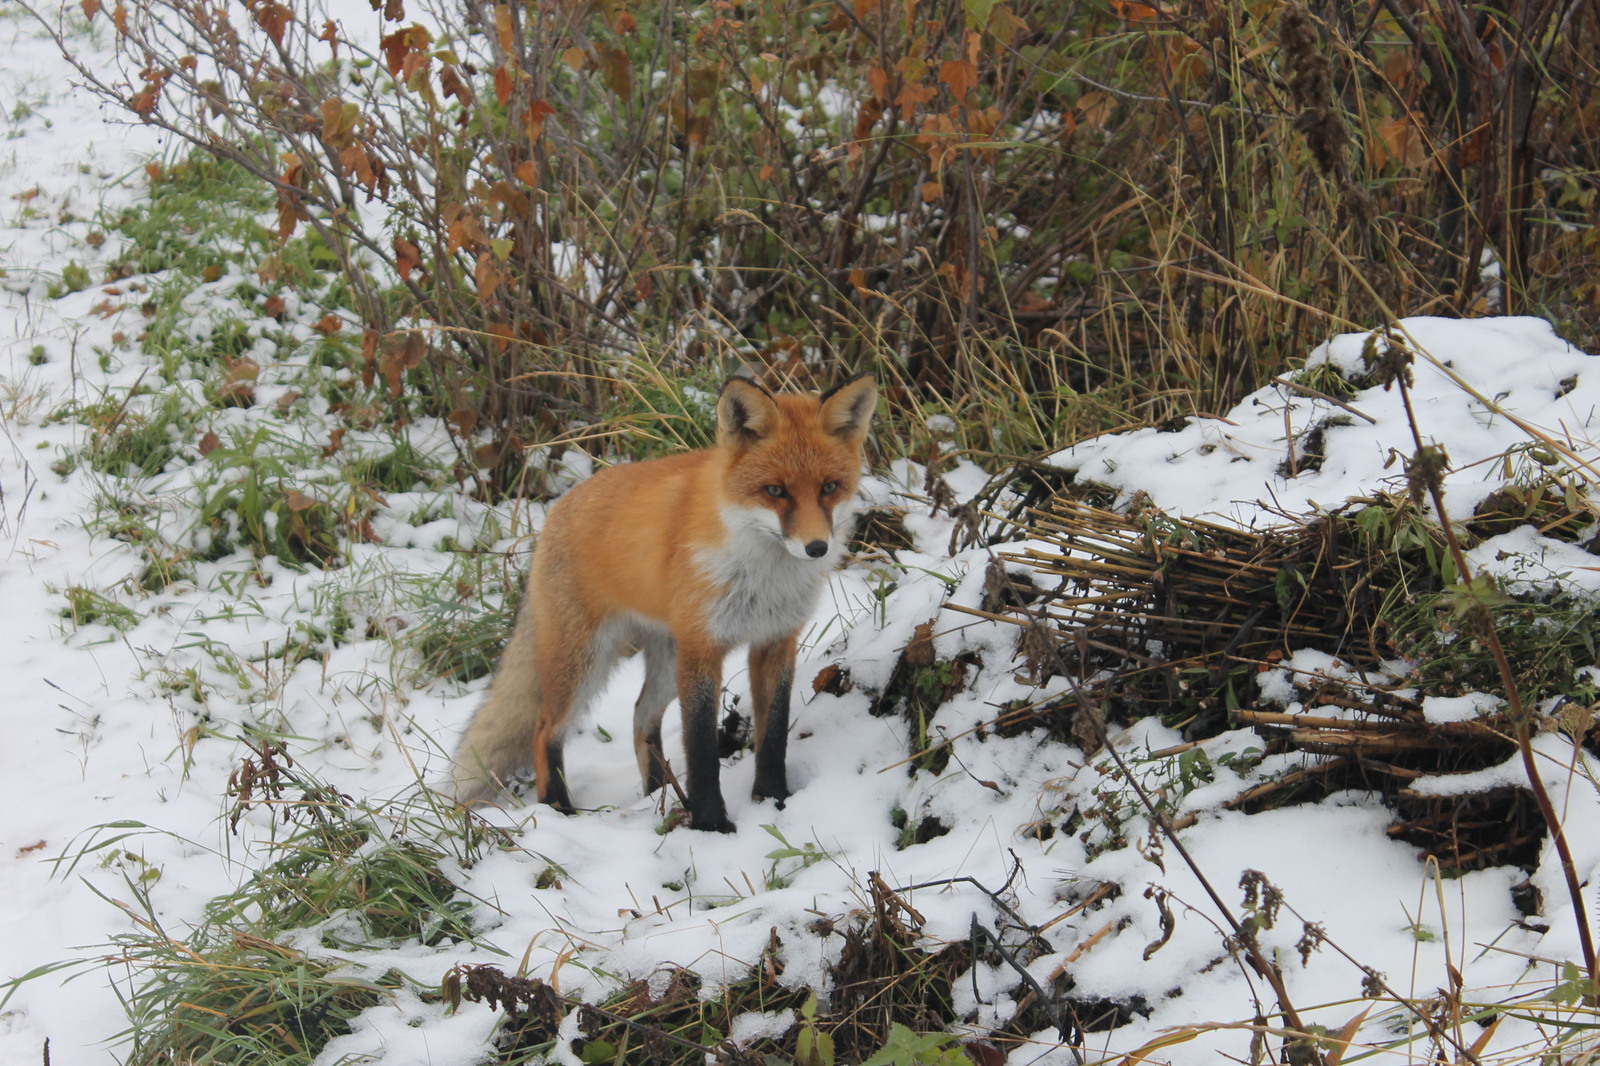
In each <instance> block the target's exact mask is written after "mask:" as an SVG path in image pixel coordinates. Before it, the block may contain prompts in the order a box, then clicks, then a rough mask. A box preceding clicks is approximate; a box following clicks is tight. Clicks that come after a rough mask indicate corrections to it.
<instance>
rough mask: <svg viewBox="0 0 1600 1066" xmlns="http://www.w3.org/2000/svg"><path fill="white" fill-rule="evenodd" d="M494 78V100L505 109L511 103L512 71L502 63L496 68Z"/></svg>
mask: <svg viewBox="0 0 1600 1066" xmlns="http://www.w3.org/2000/svg"><path fill="white" fill-rule="evenodd" d="M493 78H494V98H495V99H496V100H497V101H499V103H500V106H501V107H505V106H506V104H508V103H509V102H510V101H511V85H512V82H511V71H510V70H508V69H506V65H505V64H504V63H502V64H500V65H499V66H498V67H495V68H494V73H493Z"/></svg>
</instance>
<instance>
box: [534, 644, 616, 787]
mask: <svg viewBox="0 0 1600 1066" xmlns="http://www.w3.org/2000/svg"><path fill="white" fill-rule="evenodd" d="M563 614H564V615H565V617H563V618H561V619H560V624H547V625H543V626H541V628H540V631H539V637H540V639H539V643H538V649H537V655H538V661H539V681H540V699H539V720H538V722H537V724H536V725H535V726H534V731H533V776H534V784H535V786H536V787H537V790H538V794H539V802H541V803H548V804H550V806H552V807H554V808H555V809H556V810H558V811H561V812H562V813H563V814H571V813H572V812H573V810H574V807H573V805H572V795H571V793H570V792H568V790H567V777H566V763H565V759H564V757H563V742H564V741H565V739H566V735H567V730H568V729H569V728H570V727H571V725H572V723H573V721H575V720H576V718H577V717H578V716H580V715H581V714H582V713H583V711H584V709H585V708H586V707H587V706H588V705H589V702H590V700H592V699H593V698H594V697H595V696H596V695H597V694H598V693H599V691H600V689H601V688H602V687H603V686H604V685H605V681H606V677H607V675H609V674H610V673H611V668H612V667H613V666H615V665H616V661H617V651H618V647H619V645H620V643H621V638H622V631H621V627H620V626H618V625H617V624H615V623H614V622H608V621H602V622H595V621H594V620H592V619H589V618H584V617H579V616H576V612H563Z"/></svg>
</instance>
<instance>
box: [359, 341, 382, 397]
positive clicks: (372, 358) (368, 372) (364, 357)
mask: <svg viewBox="0 0 1600 1066" xmlns="http://www.w3.org/2000/svg"><path fill="white" fill-rule="evenodd" d="M381 336H382V335H381V334H379V332H378V331H377V330H375V329H373V328H372V327H371V326H368V327H367V328H365V329H363V330H362V331H361V384H362V385H365V386H366V387H367V388H369V389H370V388H372V381H373V377H374V376H375V372H376V370H377V367H378V342H379V340H380V339H381Z"/></svg>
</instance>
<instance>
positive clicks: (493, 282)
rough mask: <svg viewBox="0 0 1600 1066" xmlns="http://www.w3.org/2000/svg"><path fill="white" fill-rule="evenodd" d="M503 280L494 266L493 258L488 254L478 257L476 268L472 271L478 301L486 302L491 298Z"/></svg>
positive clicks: (503, 277) (502, 276)
mask: <svg viewBox="0 0 1600 1066" xmlns="http://www.w3.org/2000/svg"><path fill="white" fill-rule="evenodd" d="M503 280H505V276H504V275H503V274H501V273H500V270H499V268H497V267H496V266H495V265H494V256H493V255H491V254H490V253H489V252H484V253H482V254H481V255H479V256H478V263H477V266H476V267H475V268H474V269H473V271H472V281H473V284H475V285H476V286H477V287H478V299H480V300H487V299H489V297H491V296H493V295H494V290H496V289H498V288H499V287H500V282H502V281H503Z"/></svg>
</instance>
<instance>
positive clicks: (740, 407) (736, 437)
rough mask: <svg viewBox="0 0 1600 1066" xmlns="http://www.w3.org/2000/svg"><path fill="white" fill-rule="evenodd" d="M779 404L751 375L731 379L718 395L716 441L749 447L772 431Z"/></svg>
mask: <svg viewBox="0 0 1600 1066" xmlns="http://www.w3.org/2000/svg"><path fill="white" fill-rule="evenodd" d="M777 417H778V403H777V401H776V400H774V399H773V398H772V393H770V392H768V391H767V390H766V389H764V388H762V387H761V386H760V385H757V384H756V383H755V382H753V381H751V380H750V379H749V378H729V379H728V380H727V381H726V382H725V383H724V384H723V386H722V395H721V396H719V397H717V443H718V444H723V445H733V446H735V447H740V448H747V447H749V446H750V445H752V444H754V443H755V442H756V441H758V440H760V439H761V438H762V437H765V436H766V435H767V434H769V433H771V432H772V429H773V426H774V424H775V423H776V421H777Z"/></svg>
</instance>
